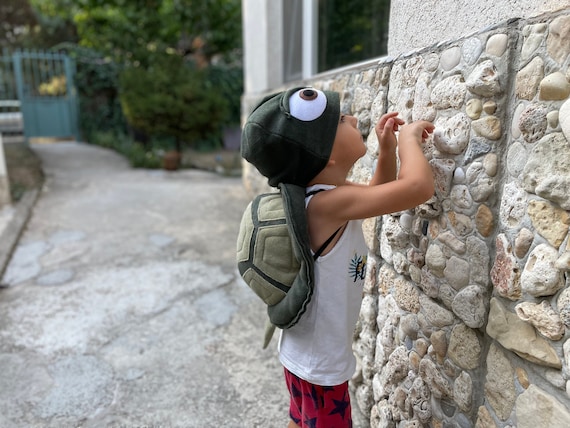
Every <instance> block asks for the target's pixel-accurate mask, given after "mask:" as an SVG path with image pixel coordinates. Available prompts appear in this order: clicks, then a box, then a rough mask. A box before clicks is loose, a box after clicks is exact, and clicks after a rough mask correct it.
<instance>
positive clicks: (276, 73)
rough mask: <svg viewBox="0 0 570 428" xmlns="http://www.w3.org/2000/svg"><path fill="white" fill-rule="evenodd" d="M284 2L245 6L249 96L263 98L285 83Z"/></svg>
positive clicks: (252, 0) (250, 0) (251, 1)
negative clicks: (265, 93) (259, 95)
mask: <svg viewBox="0 0 570 428" xmlns="http://www.w3.org/2000/svg"><path fill="white" fill-rule="evenodd" d="M281 1H282V0H272V1H268V0H244V1H243V2H242V20H243V46H244V72H245V75H244V79H245V80H244V86H245V87H244V92H245V94H246V95H255V94H260V93H263V92H265V91H268V90H271V89H272V88H275V87H277V86H280V85H281V84H282V83H283V59H282V58H283V54H282V46H283V42H282V39H283V19H282V3H281Z"/></svg>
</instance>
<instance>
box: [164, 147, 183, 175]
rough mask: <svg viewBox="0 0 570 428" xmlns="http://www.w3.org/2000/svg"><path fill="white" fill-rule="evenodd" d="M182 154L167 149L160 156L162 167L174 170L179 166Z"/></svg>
mask: <svg viewBox="0 0 570 428" xmlns="http://www.w3.org/2000/svg"><path fill="white" fill-rule="evenodd" d="M181 157H182V155H181V154H180V152H177V151H174V150H173V151H169V152H166V153H165V154H164V156H163V157H162V167H163V168H164V169H166V170H168V171H176V170H177V169H178V168H179V167H180V159H181Z"/></svg>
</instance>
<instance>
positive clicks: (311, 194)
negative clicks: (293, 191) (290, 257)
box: [305, 189, 345, 260]
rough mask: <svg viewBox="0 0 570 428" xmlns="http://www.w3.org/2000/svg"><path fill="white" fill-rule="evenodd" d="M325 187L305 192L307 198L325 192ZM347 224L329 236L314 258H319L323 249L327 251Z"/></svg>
mask: <svg viewBox="0 0 570 428" xmlns="http://www.w3.org/2000/svg"><path fill="white" fill-rule="evenodd" d="M324 190H325V189H317V190H313V191H311V192H309V193H305V198H307V197H309V196H313V195H315V194H317V193H319V192H323V191H324ZM344 226H345V225H344V224H343V225H342V226H341V227H339V228H338V229H337V230H336V231H335V232H334V233H333V234H332V235H331V236H329V238H328V239H327V240H326V241H325V243H324V244H323V245H321V247H320V248H319V249H318V250H317V252H316V253H315V254H314V255H313V260H317V259H318V258H319V257H320V256H321V254H322V253H323V251H325V248H327V247H328V245H329V244H330V243H331V242H332V240H333V239H334V237H335V236H336V235H337V233H338V232H340V230H341V229H342V228H343V227H344Z"/></svg>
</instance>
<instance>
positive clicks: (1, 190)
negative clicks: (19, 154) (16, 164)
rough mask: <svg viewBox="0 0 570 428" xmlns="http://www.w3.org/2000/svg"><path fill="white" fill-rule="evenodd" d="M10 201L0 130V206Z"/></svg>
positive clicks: (8, 203)
mask: <svg viewBox="0 0 570 428" xmlns="http://www.w3.org/2000/svg"><path fill="white" fill-rule="evenodd" d="M11 203H12V198H11V196H10V181H9V180H8V169H7V168H6V159H5V157H4V143H3V142H2V133H1V132H0V208H2V207H3V206H5V205H10V204H11Z"/></svg>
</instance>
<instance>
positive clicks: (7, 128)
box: [0, 100, 24, 135]
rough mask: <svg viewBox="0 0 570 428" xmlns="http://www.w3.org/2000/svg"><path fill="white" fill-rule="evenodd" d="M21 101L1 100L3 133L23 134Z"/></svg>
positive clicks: (0, 130) (0, 116)
mask: <svg viewBox="0 0 570 428" xmlns="http://www.w3.org/2000/svg"><path fill="white" fill-rule="evenodd" d="M20 107H21V104H20V101H18V100H0V132H1V133H3V134H5V135H6V134H8V135H9V134H22V133H23V132H24V118H23V116H22V112H21V111H20Z"/></svg>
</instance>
